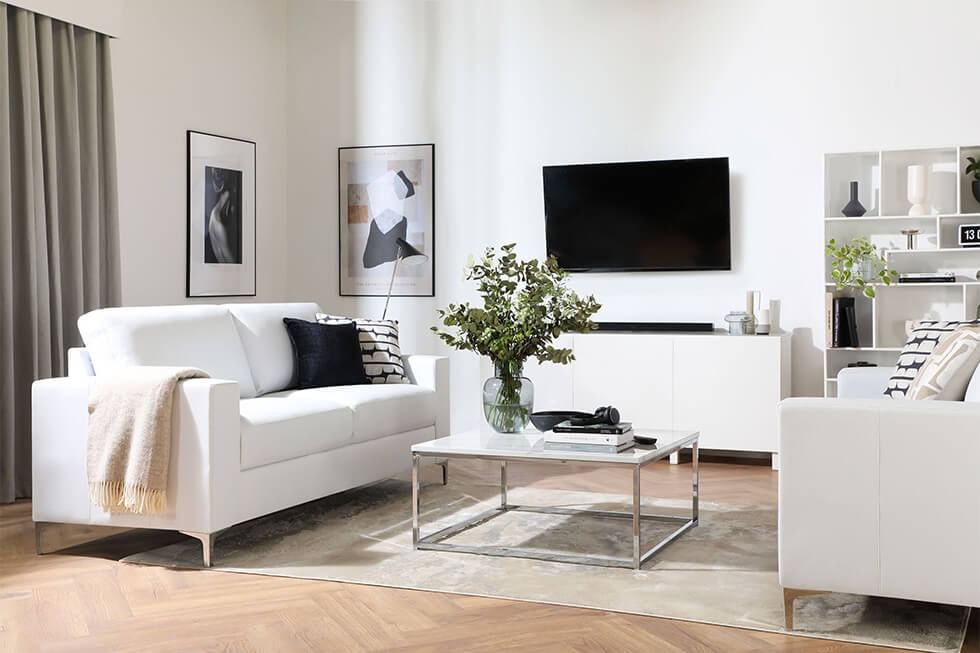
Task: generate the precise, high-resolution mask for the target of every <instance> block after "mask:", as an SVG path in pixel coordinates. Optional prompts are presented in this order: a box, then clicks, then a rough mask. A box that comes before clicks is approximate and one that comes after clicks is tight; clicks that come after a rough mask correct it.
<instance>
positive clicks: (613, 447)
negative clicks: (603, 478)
mask: <svg viewBox="0 0 980 653" xmlns="http://www.w3.org/2000/svg"><path fill="white" fill-rule="evenodd" d="M632 446H633V425H632V423H630V422H620V423H619V424H595V425H591V426H572V425H571V424H569V423H568V422H562V423H561V424H558V425H557V426H555V428H554V429H552V430H551V431H549V432H547V433H545V434H544V448H545V449H547V450H549V451H580V452H586V453H618V452H620V451H625V450H626V449H629V448H630V447H632Z"/></svg>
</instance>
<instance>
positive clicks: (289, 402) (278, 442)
mask: <svg viewBox="0 0 980 653" xmlns="http://www.w3.org/2000/svg"><path fill="white" fill-rule="evenodd" d="M240 410H241V426H242V459H241V468H242V469H251V468H253V467H260V466H262V465H269V464H271V463H277V462H281V461H284V460H292V459H293V458H300V457H302V456H308V455H310V454H314V453H318V452H321V451H330V450H331V449H338V448H340V447H343V446H346V445H348V444H351V442H352V433H353V411H352V410H351V409H350V408H349V407H348V406H346V405H344V404H342V403H339V402H335V401H330V400H328V399H326V398H325V397H323V396H320V395H317V394H316V393H315V389H314V390H286V391H284V392H275V393H272V394H268V395H265V396H263V397H256V398H255V399H243V400H242V402H241V404H240Z"/></svg>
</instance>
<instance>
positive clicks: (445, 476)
mask: <svg viewBox="0 0 980 653" xmlns="http://www.w3.org/2000/svg"><path fill="white" fill-rule="evenodd" d="M436 464H437V465H439V466H440V467H442V484H443V485H448V484H449V460H448V459H447V460H443V461H440V462H438V463H436Z"/></svg>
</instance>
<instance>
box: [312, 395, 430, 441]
mask: <svg viewBox="0 0 980 653" xmlns="http://www.w3.org/2000/svg"><path fill="white" fill-rule="evenodd" d="M311 392H315V393H317V394H318V395H319V396H322V397H324V398H325V399H328V400H330V401H331V402H336V403H339V404H344V405H346V406H349V407H350V408H351V410H353V411H354V438H353V441H354V442H365V441H367V440H374V439H376V438H383V437H386V436H389V435H394V434H396V433H404V432H405V431H412V430H415V429H420V428H425V427H426V426H434V425H435V423H436V393H435V391H433V390H430V389H428V388H422V387H419V386H417V385H412V384H408V383H397V384H370V385H339V386H334V387H331V388H314V389H313V390H311Z"/></svg>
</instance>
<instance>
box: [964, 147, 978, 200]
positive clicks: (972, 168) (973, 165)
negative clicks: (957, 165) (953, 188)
mask: <svg viewBox="0 0 980 653" xmlns="http://www.w3.org/2000/svg"><path fill="white" fill-rule="evenodd" d="M966 160H967V161H969V162H970V165H968V166H967V167H966V174H968V175H973V181H972V182H970V190H972V191H973V199H975V200H976V201H978V202H980V161H977V159H976V158H975V157H972V156H968V157H966Z"/></svg>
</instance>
